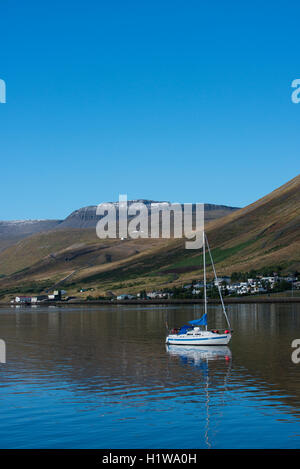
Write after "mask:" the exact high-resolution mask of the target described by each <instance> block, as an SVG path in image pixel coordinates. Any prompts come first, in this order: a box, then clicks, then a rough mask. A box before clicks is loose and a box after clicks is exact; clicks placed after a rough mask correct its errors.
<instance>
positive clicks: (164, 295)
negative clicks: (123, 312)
mask: <svg viewBox="0 0 300 469" xmlns="http://www.w3.org/2000/svg"><path fill="white" fill-rule="evenodd" d="M282 282H285V283H286V284H287V285H286V286H287V288H286V289H289V288H290V289H295V290H297V289H300V281H298V278H297V277H295V276H292V275H290V276H286V277H280V276H278V275H277V274H274V275H273V276H268V277H264V276H259V277H257V278H248V279H246V280H245V281H240V282H232V281H231V277H228V276H223V277H218V279H216V280H214V281H210V282H207V290H208V292H209V290H210V289H212V288H214V287H218V285H219V286H220V288H221V290H222V293H223V294H225V295H257V294H259V293H269V292H272V291H276V288H277V287H278V285H280V284H281V283H282ZM203 288H204V283H203V282H201V281H199V282H197V283H191V284H187V285H183V287H182V289H183V290H184V291H186V292H187V293H188V294H191V295H193V296H196V295H202V293H203ZM172 296H174V293H173V292H172V291H161V290H155V291H151V292H148V293H146V294H145V295H144V296H143V297H141V294H140V293H138V294H137V295H131V294H128V293H124V294H122V295H119V296H117V300H134V299H140V298H144V299H150V300H152V299H168V298H172Z"/></svg>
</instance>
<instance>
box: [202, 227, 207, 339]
mask: <svg viewBox="0 0 300 469" xmlns="http://www.w3.org/2000/svg"><path fill="white" fill-rule="evenodd" d="M203 277H204V278H203V285H204V313H205V314H207V294H206V260H205V231H204V230H203ZM206 317H207V316H206ZM205 330H207V324H206V326H205Z"/></svg>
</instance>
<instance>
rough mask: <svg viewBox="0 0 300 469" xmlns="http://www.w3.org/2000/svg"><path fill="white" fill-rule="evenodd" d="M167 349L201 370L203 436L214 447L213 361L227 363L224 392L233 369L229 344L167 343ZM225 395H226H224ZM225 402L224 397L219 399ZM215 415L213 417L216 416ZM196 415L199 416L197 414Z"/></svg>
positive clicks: (186, 364)
mask: <svg viewBox="0 0 300 469" xmlns="http://www.w3.org/2000/svg"><path fill="white" fill-rule="evenodd" d="M166 351H167V352H168V353H169V354H170V356H171V357H176V358H177V359H178V360H179V361H180V364H182V365H184V366H191V367H193V368H195V369H197V370H199V371H200V372H201V374H202V377H203V382H204V388H203V394H204V406H205V425H204V427H203V433H204V435H203V437H204V441H205V445H206V447H207V448H212V446H213V441H212V438H211V435H210V430H211V428H210V424H211V418H212V415H211V413H212V412H213V414H214V407H215V404H214V403H213V402H212V397H213V396H212V395H213V394H214V392H215V389H214V385H213V382H212V378H213V375H214V367H213V362H216V361H219V362H221V364H223V365H225V366H224V367H223V369H222V371H221V375H222V376H221V380H222V378H223V393H224V392H225V391H227V385H228V379H229V376H230V370H231V360H232V353H231V350H230V348H229V347H227V346H225V345H224V346H210V347H208V346H206V347H205V346H203V347H202V346H176V345H167V346H166ZM218 375H219V376H218V379H219V380H220V369H218ZM223 397H224V396H223ZM219 402H221V403H222V402H223V404H224V398H223V399H222V398H221V399H219ZM214 415H215V414H214ZM214 415H213V417H214ZM195 417H197V416H196V415H195Z"/></svg>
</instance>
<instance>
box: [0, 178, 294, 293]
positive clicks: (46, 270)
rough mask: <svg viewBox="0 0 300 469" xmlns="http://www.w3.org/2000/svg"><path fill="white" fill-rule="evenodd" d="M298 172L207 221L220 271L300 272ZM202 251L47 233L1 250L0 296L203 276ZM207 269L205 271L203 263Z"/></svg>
mask: <svg viewBox="0 0 300 469" xmlns="http://www.w3.org/2000/svg"><path fill="white" fill-rule="evenodd" d="M299 228H300V176H297V177H296V178H295V179H293V180H292V181H290V182H288V183H287V184H285V185H284V186H282V187H280V188H279V189H277V190H275V191H273V192H272V193H271V194H269V195H267V196H266V197H263V198H262V199H260V200H258V201H257V202H255V203H253V204H251V205H249V206H248V207H245V208H243V209H240V210H238V211H236V212H233V213H231V214H230V215H228V216H226V217H224V218H222V219H219V220H216V221H211V222H210V223H208V224H207V226H206V231H207V234H208V238H209V241H210V245H211V248H212V253H213V257H214V260H215V263H216V266H217V270H218V273H219V274H230V273H232V272H233V271H249V270H251V269H256V270H259V269H262V268H266V267H270V268H274V269H275V270H276V269H277V268H278V266H280V267H281V268H282V269H283V270H284V271H286V272H289V271H293V270H296V269H297V270H300V231H299ZM201 264H202V255H201V253H199V252H198V251H193V250H186V249H185V247H184V240H151V239H145V240H126V241H121V240H99V239H97V238H96V236H95V230H61V231H50V232H48V233H43V234H39V235H35V236H31V237H30V238H27V239H25V240H22V241H19V242H18V243H17V244H16V245H14V246H13V247H9V248H7V249H6V250H5V251H3V252H1V253H0V274H1V275H2V276H3V275H5V277H2V278H1V280H0V283H1V285H0V289H2V293H4V292H5V291H12V290H15V289H17V288H22V287H23V286H24V285H25V286H26V285H28V284H30V283H32V282H33V283H34V285H35V287H34V288H36V289H38V288H39V287H38V285H40V288H44V287H45V285H48V286H49V287H51V285H54V284H57V283H58V284H59V282H61V284H64V286H65V287H66V288H67V290H68V292H69V293H74V292H77V290H78V288H79V287H85V288H91V287H92V288H93V293H89V294H90V295H94V296H99V295H105V294H106V292H108V291H113V292H114V293H116V294H118V293H119V292H123V291H124V290H126V291H132V292H136V291H140V290H141V289H143V288H146V289H150V288H157V287H162V286H172V285H174V284H182V283H184V282H189V281H190V280H192V279H197V278H199V277H200V276H201V274H202V266H201ZM208 272H210V269H209V268H208Z"/></svg>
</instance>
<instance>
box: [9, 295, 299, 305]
mask: <svg viewBox="0 0 300 469" xmlns="http://www.w3.org/2000/svg"><path fill="white" fill-rule="evenodd" d="M203 303H204V300H203V299H156V300H155V299H154V300H70V301H43V302H41V303H32V304H31V303H29V304H24V303H1V302H0V307H1V306H63V305H66V306H67V305H81V306H87V305H106V306H108V305H112V306H115V305H144V306H145V305H150V306H151V305H185V304H191V305H193V304H195V305H196V304H203ZM207 303H208V304H221V301H220V300H219V299H217V298H216V299H211V298H209V299H208V300H207ZM251 303H261V304H263V303H278V304H287V303H300V297H273V298H272V297H268V298H259V297H244V298H236V297H233V298H226V297H225V298H224V304H251Z"/></svg>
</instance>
